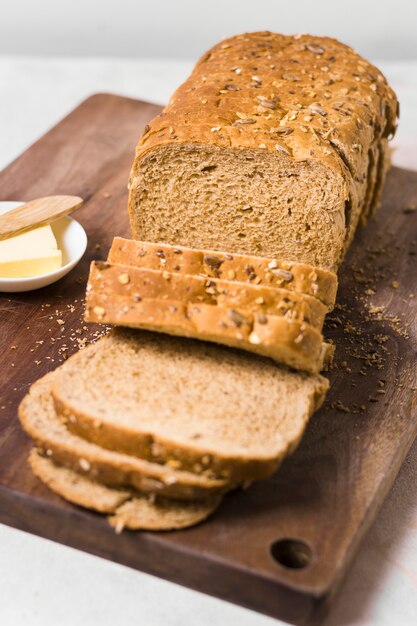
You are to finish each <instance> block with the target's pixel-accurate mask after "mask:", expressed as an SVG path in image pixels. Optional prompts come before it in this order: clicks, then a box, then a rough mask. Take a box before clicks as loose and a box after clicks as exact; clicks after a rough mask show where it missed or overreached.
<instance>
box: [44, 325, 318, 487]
mask: <svg viewBox="0 0 417 626" xmlns="http://www.w3.org/2000/svg"><path fill="white" fill-rule="evenodd" d="M327 388H328V381H327V380H326V379H325V378H323V377H322V376H319V375H307V374H301V373H297V372H293V371H289V370H287V369H285V368H283V367H277V366H276V365H274V364H273V363H272V362H270V361H268V360H267V359H263V358H260V357H256V356H250V355H247V354H245V353H242V352H238V351H234V350H231V349H227V348H223V347H220V346H215V345H212V344H206V343H203V342H195V341H191V340H185V339H182V340H179V339H177V338H174V337H169V336H166V335H161V334H153V333H146V332H143V331H142V332H140V331H128V330H123V329H118V330H116V331H114V332H112V333H111V334H110V335H108V336H106V337H104V338H102V339H100V340H99V341H98V342H97V343H95V344H93V345H90V346H88V347H87V348H85V349H84V350H82V351H81V352H79V353H77V354H75V355H74V356H72V357H71V358H70V359H68V360H67V361H66V362H65V363H64V364H63V365H62V366H61V367H60V368H59V370H57V375H56V379H55V380H54V381H53V384H52V395H53V398H54V402H55V407H56V409H57V412H58V413H59V415H61V416H62V418H63V419H64V420H65V423H66V424H67V427H68V428H69V429H70V430H71V431H72V432H74V433H76V434H78V435H79V436H81V437H83V438H85V439H87V440H88V441H91V442H94V443H96V444H98V445H100V446H103V447H104V448H108V449H111V450H118V451H120V452H124V453H126V454H130V455H132V456H137V457H141V458H142V459H148V460H151V461H153V462H156V463H166V464H168V465H169V466H170V467H173V468H175V469H177V470H183V471H192V472H195V473H197V474H204V473H207V472H209V475H211V476H213V475H214V476H217V477H220V478H225V479H227V480H229V481H230V482H243V481H246V480H254V479H257V478H262V477H265V476H269V475H270V474H272V473H273V472H274V471H275V470H276V468H277V467H278V466H279V464H280V462H281V460H282V459H283V458H284V457H285V456H286V455H287V454H288V453H290V452H291V451H292V450H293V449H294V448H295V447H296V445H297V444H298V442H299V440H300V438H301V436H302V434H303V431H304V428H305V426H306V424H307V421H308V419H309V417H310V416H311V414H312V413H313V411H314V410H315V409H316V408H318V407H319V406H320V405H321V403H322V401H323V399H324V395H325V392H326V390H327Z"/></svg>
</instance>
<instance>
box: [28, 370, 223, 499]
mask: <svg viewBox="0 0 417 626" xmlns="http://www.w3.org/2000/svg"><path fill="white" fill-rule="evenodd" d="M55 377H56V373H55V372H50V373H49V374H46V376H44V377H42V378H41V379H39V380H38V381H37V382H36V383H34V384H33V385H32V386H31V388H30V390H29V393H28V394H27V395H26V396H25V397H24V398H23V400H22V402H21V403H20V406H19V419H20V422H21V424H22V426H23V429H24V430H25V431H26V433H27V434H28V435H29V436H30V437H31V438H32V439H33V441H34V442H35V443H36V445H37V447H38V449H40V450H42V452H43V454H44V455H45V456H47V457H48V458H50V459H51V460H52V461H53V462H55V463H58V464H59V465H63V466H64V467H67V468H68V469H72V470H74V471H76V472H78V473H80V474H82V475H83V476H86V477H87V478H90V479H91V480H94V481H97V482H100V483H103V484H105V485H108V486H113V487H114V486H116V487H119V488H121V487H124V488H133V489H135V490H137V491H140V492H143V493H154V494H159V495H162V496H165V497H169V498H177V499H180V500H181V499H184V500H198V499H200V500H201V499H206V498H207V497H208V496H210V495H211V494H214V493H220V492H222V493H223V492H225V491H227V490H228V489H230V488H231V487H232V485H230V483H228V482H227V481H225V480H219V479H214V478H210V477H209V476H208V475H207V473H208V472H206V474H204V475H201V474H200V475H197V474H193V473H191V472H181V471H176V470H175V469H172V468H170V467H169V466H168V465H162V464H158V463H150V462H149V461H145V460H143V459H139V458H135V457H132V456H129V455H126V454H120V453H117V452H112V451H110V450H106V449H103V448H101V447H100V446H97V445H95V444H93V443H89V442H88V441H86V440H84V439H82V438H81V437H77V435H74V434H73V433H71V432H70V431H69V430H68V429H67V428H66V427H65V425H64V424H63V423H62V421H61V420H60V419H59V417H58V415H57V413H56V411H55V408H54V403H53V399H52V396H51V385H52V382H53V380H54V379H55Z"/></svg>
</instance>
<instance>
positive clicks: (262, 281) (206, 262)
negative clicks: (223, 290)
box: [107, 237, 337, 310]
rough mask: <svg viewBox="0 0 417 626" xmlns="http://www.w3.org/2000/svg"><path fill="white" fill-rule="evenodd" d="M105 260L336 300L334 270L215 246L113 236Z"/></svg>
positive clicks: (330, 304) (327, 301) (328, 302)
mask: <svg viewBox="0 0 417 626" xmlns="http://www.w3.org/2000/svg"><path fill="white" fill-rule="evenodd" d="M107 260H108V262H109V263H119V264H121V265H131V266H133V267H142V268H148V269H153V270H157V269H160V270H163V271H168V272H179V273H181V274H190V275H197V276H198V275H201V276H206V277H207V278H223V279H226V280H233V281H238V282H243V283H249V284H255V285H266V286H268V287H271V288H273V287H277V288H285V289H288V290H290V291H296V292H299V293H303V294H306V295H309V296H313V297H315V298H317V299H318V300H320V301H321V302H322V303H323V304H324V305H325V306H326V307H327V308H328V309H329V310H331V309H332V308H333V305H334V303H335V300H336V293H337V274H335V273H334V272H331V271H329V270H325V269H322V268H320V267H314V266H312V265H307V264H304V263H293V262H291V261H284V260H282V259H272V258H265V257H258V256H243V255H239V254H230V253H227V252H221V251H218V250H195V249H193V248H186V247H184V246H171V245H169V244H164V243H150V242H146V241H135V240H133V239H123V238H122V237H115V238H114V239H113V242H112V245H111V248H110V251H109V255H108V259H107Z"/></svg>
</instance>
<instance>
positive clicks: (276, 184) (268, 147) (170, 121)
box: [129, 32, 398, 269]
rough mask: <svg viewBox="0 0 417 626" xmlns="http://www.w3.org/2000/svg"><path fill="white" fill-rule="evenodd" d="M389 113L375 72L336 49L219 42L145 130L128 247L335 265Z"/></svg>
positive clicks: (366, 191)
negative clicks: (151, 245)
mask: <svg viewBox="0 0 417 626" xmlns="http://www.w3.org/2000/svg"><path fill="white" fill-rule="evenodd" d="M397 113H398V104H397V99H396V97H395V94H394V92H393V91H392V89H391V88H390V87H389V85H388V84H387V81H386V79H385V77H384V76H383V75H382V74H381V72H380V71H379V70H378V69H377V68H376V67H374V66H373V65H371V64H370V63H369V62H367V61H366V60H365V59H363V58H362V57H360V56H359V55H358V54H357V53H356V52H355V51H354V50H352V48H349V47H348V46H346V45H344V44H342V43H340V42H338V41H336V40H335V39H331V38H329V37H314V36H311V35H296V36H288V35H280V34H276V33H270V32H258V33H246V34H242V35H237V36H235V37H231V38H229V39H227V40H225V41H222V42H220V43H218V44H217V45H216V46H214V47H213V48H212V49H211V50H209V51H208V52H207V53H206V54H205V55H204V56H203V57H202V59H201V60H200V61H199V62H198V63H197V65H196V66H195V68H194V70H193V72H192V74H191V76H190V77H189V78H188V79H187V81H186V82H185V83H184V84H183V85H181V86H180V87H179V89H177V91H176V92H175V93H174V94H173V96H172V98H171V100H170V102H169V103H168V105H167V107H166V108H165V109H164V111H163V113H162V114H161V115H159V116H158V117H156V118H155V119H154V120H152V122H151V123H150V124H149V125H147V126H146V127H145V131H144V134H143V136H142V138H141V140H140V142H139V144H138V146H137V151H136V159H135V162H134V164H133V168H132V173H131V179H130V199H129V211H130V218H131V226H132V233H133V237H134V238H135V239H141V240H144V239H145V240H147V241H153V242H161V241H162V242H165V243H171V244H174V245H176V244H182V245H185V246H190V247H203V248H207V249H213V248H216V247H218V248H220V249H222V250H227V251H229V252H232V253H233V252H238V253H241V254H259V255H261V256H266V257H274V256H278V257H279V258H283V259H291V260H298V261H301V262H304V263H310V264H312V265H317V266H322V267H328V268H331V269H337V268H338V267H339V266H340V264H341V261H342V259H343V256H344V254H345V252H346V250H347V247H348V246H349V244H350V242H351V241H352V238H353V235H354V233H355V230H356V227H357V225H358V222H359V221H360V220H361V219H362V220H364V219H365V218H366V216H367V215H368V214H370V213H372V211H374V210H375V208H376V206H377V203H378V199H379V195H380V190H381V187H382V184H383V182H384V174H385V167H384V162H386V158H385V157H386V153H387V149H388V148H387V142H388V139H389V138H391V137H392V136H393V134H394V133H395V128H396V117H397Z"/></svg>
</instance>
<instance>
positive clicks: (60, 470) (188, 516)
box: [29, 450, 221, 532]
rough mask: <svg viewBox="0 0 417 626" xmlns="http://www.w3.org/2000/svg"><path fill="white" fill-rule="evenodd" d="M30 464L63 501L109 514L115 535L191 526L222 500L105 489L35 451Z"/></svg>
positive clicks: (30, 457) (31, 454)
mask: <svg viewBox="0 0 417 626" xmlns="http://www.w3.org/2000/svg"><path fill="white" fill-rule="evenodd" d="M29 463H30V466H31V468H32V471H33V473H34V474H35V476H37V477H38V478H39V479H40V480H41V481H42V482H44V483H45V484H46V485H48V487H49V488H50V489H51V490H52V491H54V492H55V493H57V494H58V495H60V496H62V497H63V498H65V499H66V500H69V501H70V502H72V503H73V504H77V505H79V506H82V507H84V508H87V509H92V510H93V511H98V512H99V513H110V514H111V516H110V517H109V518H108V520H109V522H110V524H111V525H112V526H114V528H115V530H116V532H121V531H122V530H123V529H124V528H129V529H131V530H175V529H179V528H187V527H189V526H194V525H195V524H198V523H199V522H201V521H203V520H204V519H206V518H207V517H208V516H209V515H211V513H213V512H214V511H215V509H216V508H217V507H218V505H219V504H220V501H221V498H220V497H219V496H218V497H212V498H210V499H208V500H200V501H197V502H183V501H180V500H170V499H167V498H159V497H154V496H152V497H150V496H144V495H143V494H142V495H141V494H139V493H136V492H134V491H128V490H119V489H115V488H112V487H106V486H104V485H101V484H100V483H98V482H95V481H92V480H90V479H89V478H86V477H85V476H81V475H80V474H78V473H77V472H74V471H73V470H70V469H68V468H66V467H63V466H60V465H58V464H56V463H53V461H51V460H50V459H48V458H45V457H44V456H42V455H40V454H39V453H38V452H37V451H36V450H32V452H31V453H30V456H29Z"/></svg>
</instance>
